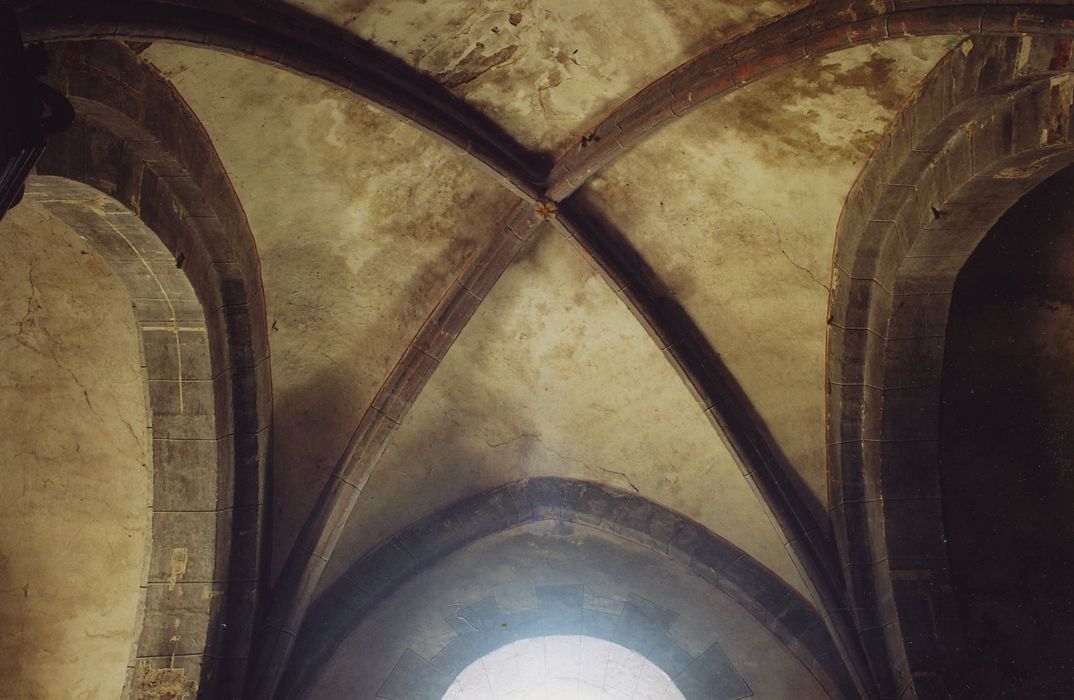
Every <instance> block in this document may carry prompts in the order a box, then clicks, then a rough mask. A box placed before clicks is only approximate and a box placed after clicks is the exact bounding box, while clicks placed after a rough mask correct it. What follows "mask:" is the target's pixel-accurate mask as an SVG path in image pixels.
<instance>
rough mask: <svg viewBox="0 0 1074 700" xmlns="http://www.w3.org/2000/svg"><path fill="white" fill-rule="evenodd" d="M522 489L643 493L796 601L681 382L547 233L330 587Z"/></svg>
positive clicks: (436, 388)
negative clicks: (364, 564)
mask: <svg viewBox="0 0 1074 700" xmlns="http://www.w3.org/2000/svg"><path fill="white" fill-rule="evenodd" d="M525 476H564V477H573V478H578V479H587V480H590V481H602V482H605V483H608V484H611V485H613V486H616V487H618V488H622V489H626V490H638V491H640V492H641V493H642V494H644V495H645V496H646V497H647V498H650V499H652V500H655V501H657V502H659V503H661V504H662V505H665V506H667V507H669V508H672V509H674V510H678V511H680V512H682V513H684V514H685V515H687V516H689V517H691V518H694V519H695V520H697V521H699V522H701V523H703V524H704V525H706V526H707V527H709V528H710V529H711V530H713V531H714V532H716V533H717V534H719V535H721V536H722V537H724V538H726V539H729V540H731V541H732V542H734V543H735V544H736V545H737V546H738V547H740V548H742V549H744V550H745V551H746V552H748V553H750V554H751V555H752V556H754V557H755V558H756V559H758V560H759V561H761V562H762V563H764V564H765V565H767V566H768V567H769V568H771V569H772V570H773V571H775V572H776V573H777V574H779V575H780V576H782V577H783V578H784V579H785V580H787V581H788V583H790V584H791V585H792V586H796V587H798V588H799V589H801V588H802V582H801V579H800V578H799V576H798V574H797V572H796V570H795V569H794V568H793V565H792V563H791V561H790V559H789V557H788V555H787V553H786V551H785V550H784V548H783V546H782V545H781V543H780V540H779V539H778V537H777V535H776V532H775V529H774V528H773V527H772V525H771V524H770V522H769V520H768V518H767V516H766V515H765V514H764V512H763V511H762V510H761V506H760V504H759V502H758V500H757V498H756V496H755V495H754V494H753V492H752V491H751V490H750V488H749V486H748V485H747V483H746V481H745V479H744V478H743V477H742V476H741V474H740V472H739V470H738V467H737V466H736V465H735V464H734V463H733V462H732V459H731V457H730V455H729V454H728V452H727V449H726V448H725V447H724V445H723V443H722V442H721V440H720V438H719V437H718V436H717V434H716V432H715V430H714V429H713V428H712V426H711V425H710V424H709V422H708V421H707V419H706V418H705V417H704V416H703V415H702V412H701V409H700V407H699V405H698V404H697V403H696V401H695V400H694V399H693V397H692V396H691V395H690V393H689V392H688V390H687V389H686V387H685V386H684V385H683V383H682V381H681V380H680V379H679V377H678V375H676V374H675V372H674V370H673V369H672V368H671V366H670V365H669V363H668V362H667V360H666V359H665V358H664V356H663V355H662V354H661V352H660V350H659V349H658V348H657V347H656V346H655V344H654V343H653V342H652V340H651V339H650V338H649V336H648V335H646V333H645V332H644V331H643V330H642V328H641V326H640V325H639V324H638V323H637V321H636V320H635V319H634V317H633V316H632V315H631V314H630V312H629V311H628V310H627V308H626V307H625V306H624V305H623V304H622V302H621V301H620V300H619V299H618V298H617V297H616V296H615V295H614V294H613V293H612V291H611V290H610V288H609V287H608V286H607V284H606V283H605V282H604V281H603V280H602V279H601V278H600V277H599V276H597V275H596V273H594V272H593V270H592V268H591V267H590V266H589V265H588V264H587V263H586V262H585V260H584V259H583V258H582V257H581V256H580V255H579V254H578V253H577V252H576V251H575V249H574V248H572V247H571V245H570V244H569V243H568V242H567V241H566V240H564V239H563V238H562V237H561V236H560V235H559V234H558V233H556V232H555V231H554V230H551V229H547V228H546V229H542V230H541V231H540V232H538V234H537V238H536V239H535V240H534V241H533V242H532V243H531V247H530V248H529V249H527V250H526V251H523V254H522V256H521V257H520V259H519V260H518V261H516V262H515V264H514V266H512V267H511V268H509V269H508V270H507V272H506V273H505V274H504V276H503V277H502V278H501V279H500V281H499V283H498V285H497V286H496V287H495V288H494V289H493V291H492V293H491V294H490V295H489V296H488V297H487V298H486V300H485V302H484V304H483V305H482V306H481V307H480V308H479V309H478V311H477V313H476V314H475V315H474V317H473V319H471V321H470V324H469V325H468V326H467V328H466V330H464V331H463V333H462V335H461V336H460V338H459V340H458V341H456V344H455V346H454V347H453V348H452V349H451V351H450V352H449V353H448V355H447V357H446V358H445V359H444V361H443V362H442V363H441V365H440V368H439V370H438V371H437V373H436V374H435V375H434V376H433V378H432V379H431V380H430V382H429V384H428V386H426V388H425V391H424V393H423V394H422V395H421V396H420V397H419V399H418V401H417V402H416V403H415V405H414V407H413V409H412V410H411V413H410V416H409V418H408V419H407V420H405V421H404V422H403V425H402V426H401V427H400V429H399V430H398V432H397V433H396V435H395V437H394V438H393V442H392V444H391V445H390V446H389V447H388V450H387V452H386V453H385V455H384V457H383V459H382V460H381V463H380V465H379V466H378V468H377V470H376V472H375V473H374V474H373V476H372V478H371V479H370V481H369V484H368V485H367V487H366V490H365V491H364V492H363V493H362V495H361V497H360V499H359V502H358V506H357V508H356V509H355V512H354V514H353V515H352V516H351V520H350V522H349V523H348V524H347V528H346V530H345V532H344V534H343V537H342V539H341V541H340V544H339V548H338V549H337V553H336V556H335V558H334V559H333V560H332V562H330V563H329V572H328V575H326V577H325V578H326V583H327V582H328V581H329V580H331V579H334V578H335V576H336V575H338V574H339V573H340V572H341V571H342V569H343V568H344V567H345V565H346V564H347V563H349V562H350V561H352V560H353V559H354V558H355V557H357V556H360V555H361V554H362V553H364V552H365V551H366V550H368V549H369V548H370V547H371V546H373V545H374V544H376V543H377V542H378V541H379V540H381V539H382V538H384V537H387V536H389V535H391V534H392V533H394V532H395V531H397V530H399V529H401V528H402V527H404V526H405V525H407V524H409V523H411V522H413V521H415V520H417V519H419V518H422V517H424V516H426V515H429V514H431V513H433V512H435V511H437V510H439V509H440V508H442V507H444V506H446V505H448V504H449V503H452V502H454V501H456V500H458V499H460V498H462V497H464V496H467V495H470V494H473V493H477V492H479V491H482V490H485V489H488V488H491V487H493V486H497V485H499V484H503V483H506V482H509V481H513V480H515V479H518V478H521V477H525Z"/></svg>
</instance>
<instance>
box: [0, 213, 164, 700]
mask: <svg viewBox="0 0 1074 700" xmlns="http://www.w3.org/2000/svg"><path fill="white" fill-rule="evenodd" d="M0 319H2V323H0V357H3V363H2V364H0V416H2V420H3V429H2V430H0V458H2V460H3V468H2V469H0V493H3V494H4V508H3V509H0V630H2V632H0V677H3V679H4V681H3V683H4V686H5V688H6V689H7V690H15V692H16V696H11V695H7V692H6V691H0V695H4V697H19V698H67V697H77V698H86V700H107V699H111V698H116V697H119V696H120V693H121V690H122V688H123V684H124V681H125V671H126V667H127V664H128V663H129V662H130V658H131V650H132V645H133V643H134V637H135V631H136V622H137V613H138V608H139V603H140V599H141V585H142V583H143V581H144V577H145V566H146V559H147V558H146V547H147V534H146V533H147V530H148V524H149V510H148V505H149V497H150V493H149V488H150V474H149V469H148V467H147V464H148V463H149V459H148V455H147V446H148V444H149V440H148V435H147V432H146V427H147V417H146V416H147V414H146V385H145V373H144V371H143V369H142V366H141V364H142V361H141V351H140V338H139V333H138V329H137V326H136V325H135V320H134V312H133V310H132V309H131V301H130V297H129V296H128V294H127V291H126V290H125V289H124V288H123V286H122V285H121V284H120V282H119V280H117V279H116V278H115V277H113V276H112V274H111V273H110V272H109V271H108V269H107V268H106V267H105V265H104V263H103V262H101V260H100V258H99V257H98V256H97V255H96V254H95V253H94V252H93V250H92V248H91V247H90V246H89V244H88V243H86V241H84V240H82V239H81V238H80V237H79V235H78V234H77V233H76V232H75V231H74V230H72V229H71V228H69V227H68V226H67V225H66V224H64V223H63V222H62V221H60V220H59V219H57V218H56V217H54V216H52V215H51V214H49V213H48V212H47V211H46V210H45V209H44V208H43V207H42V206H41V205H37V204H33V203H30V202H23V203H22V204H21V205H20V206H19V207H18V208H16V209H15V210H14V211H12V212H10V213H8V214H7V216H5V218H4V221H3V223H2V224H0ZM104 581H107V585H102V582H104Z"/></svg>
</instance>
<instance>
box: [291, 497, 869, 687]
mask: <svg viewBox="0 0 1074 700" xmlns="http://www.w3.org/2000/svg"><path fill="white" fill-rule="evenodd" d="M542 521H552V522H559V523H566V524H576V525H581V526H586V527H590V528H595V529H597V530H601V531H603V532H605V533H610V534H613V535H615V536H616V537H619V538H623V539H625V540H629V541H631V542H633V543H636V544H638V545H641V546H643V547H645V548H647V549H648V550H650V551H651V552H654V553H656V554H659V555H660V556H661V557H664V558H666V562H667V564H668V565H672V566H685V567H688V569H689V571H690V572H691V573H693V574H694V575H696V576H698V577H700V578H701V579H703V580H704V581H706V582H707V584H709V585H711V586H714V587H715V588H717V589H718V590H720V591H721V592H723V593H725V594H726V595H728V596H729V597H730V598H731V599H733V600H734V601H735V602H736V603H737V604H738V605H739V606H741V607H742V608H744V609H745V610H746V611H748V612H749V613H750V614H751V615H753V617H755V618H756V619H757V620H758V621H760V622H761V623H762V624H763V625H764V626H765V627H766V628H767V629H768V630H769V631H770V632H771V633H772V634H773V635H774V636H775V638H776V639H778V640H779V641H780V642H781V643H782V644H783V645H784V646H785V647H786V648H787V649H788V650H789V651H790V652H791V653H792V654H793V655H794V656H795V657H796V658H797V659H798V660H799V662H801V664H802V665H803V666H804V667H805V668H806V669H809V671H810V673H812V674H813V676H814V677H815V678H816V679H817V681H818V682H819V683H820V685H821V686H822V687H823V688H824V689H825V690H826V691H827V692H828V693H829V694H830V695H831V696H832V697H834V698H842V697H845V698H852V697H857V695H856V692H855V690H854V684H853V682H852V680H851V678H850V676H849V674H848V673H847V670H846V668H845V666H844V665H843V662H842V658H841V656H840V654H839V651H838V650H837V648H836V646H835V644H834V642H833V641H832V638H831V636H830V634H829V633H828V629H827V627H826V626H825V624H824V620H823V619H822V617H821V615H820V614H818V612H817V611H816V609H815V608H814V607H813V605H812V604H811V603H810V602H808V601H807V600H806V599H805V598H803V597H802V596H801V595H800V594H798V593H797V592H795V591H794V590H793V589H791V588H790V587H789V586H787V585H786V584H785V583H783V581H782V580H781V579H779V578H778V577H777V576H776V575H775V574H773V573H772V572H770V571H768V569H766V568H765V567H763V566H762V565H760V564H758V563H757V562H756V561H754V560H753V559H752V558H751V557H749V556H748V555H746V554H744V553H743V552H742V551H741V550H739V549H738V548H737V547H735V546H734V545H732V544H731V543H729V542H727V541H725V540H723V539H722V538H720V537H719V536H717V535H715V534H713V533H712V532H710V531H708V530H706V529H705V528H704V527H702V526H700V525H698V524H697V523H695V522H694V521H692V520H690V519H688V518H686V517H684V516H682V515H680V514H678V513H675V512H674V511H671V510H668V509H666V508H664V507H662V506H660V505H658V504H656V503H654V502H652V501H649V500H647V499H645V498H643V497H641V496H639V495H637V494H633V493H628V492H625V491H620V490H618V489H614V488H611V487H609V486H605V485H603V484H597V483H591V482H585V481H578V480H573V479H563V478H553V477H544V478H534V479H527V480H522V481H517V482H512V483H510V484H506V485H504V486H501V487H499V488H496V489H494V490H492V491H487V492H485V493H481V494H477V495H475V496H472V497H470V498H467V499H464V500H462V501H460V502H458V503H455V504H454V505H452V506H449V507H448V508H446V509H444V510H443V511H441V512H438V513H435V514H433V515H431V516H429V517H428V518H425V519H423V520H421V521H418V522H417V523H414V524H413V525H411V526H410V527H408V528H406V529H405V530H403V531H401V532H399V533H397V534H396V535H395V536H393V537H392V538H390V539H389V540H387V541H385V542H383V543H382V544H381V545H380V546H379V547H377V548H376V549H374V550H373V551H371V552H369V553H368V554H366V555H365V556H364V557H362V558H361V559H360V560H358V561H357V562H355V563H354V564H353V565H352V566H351V567H350V568H349V569H348V570H347V571H346V573H345V574H344V575H343V576H342V577H340V579H339V580H338V581H337V582H336V583H334V584H333V585H332V586H331V587H330V588H328V589H327V590H326V591H325V592H324V593H323V594H321V596H320V597H319V598H318V599H317V600H316V601H315V602H314V604H313V605H312V606H311V608H310V613H309V615H308V617H307V619H306V623H305V624H304V625H303V627H302V630H301V632H300V634H299V636H298V639H297V641H296V643H295V647H294V650H293V652H292V656H291V662H290V665H289V666H288V667H287V670H286V672H285V673H284V674H283V678H284V682H283V684H282V685H281V688H280V692H279V694H278V697H280V698H288V699H295V698H300V697H302V693H303V692H305V691H306V690H307V688H308V687H309V684H310V683H311V682H312V681H313V680H314V679H315V678H316V676H317V674H318V672H319V671H320V669H321V667H322V666H323V664H324V663H325V662H326V661H327V660H328V658H329V657H330V656H331V654H332V653H333V652H334V651H335V650H336V649H337V648H338V647H339V645H340V644H341V643H342V642H343V640H344V639H346V638H347V637H348V635H349V634H350V633H351V632H352V631H353V630H354V628H355V627H356V626H357V625H359V624H360V623H361V622H362V620H363V619H364V618H365V616H367V615H368V614H370V613H371V612H372V611H373V610H375V609H376V608H377V606H378V605H379V604H380V603H382V602H383V601H384V600H385V599H386V598H387V597H388V596H389V595H391V594H392V593H393V591H395V590H396V589H398V588H399V587H400V586H402V585H404V584H405V583H406V582H407V581H409V580H411V579H412V578H413V577H415V576H417V575H418V574H420V573H421V572H423V571H425V570H427V569H428V568H429V567H431V566H433V565H435V564H436V563H437V562H438V561H440V560H442V559H443V558H444V557H446V556H448V555H451V554H452V553H453V552H456V551H458V550H460V549H461V548H463V547H465V546H466V545H469V544H471V543H473V542H476V541H478V540H482V539H484V538H488V537H491V536H493V535H497V534H499V533H503V532H506V531H509V530H512V529H515V528H519V527H522V526H525V525H527V524H532V523H537V522H542ZM557 629H559V628H557ZM560 631H561V632H562V631H563V630H562V629H560ZM501 636H502V639H501ZM501 636H497V635H492V637H495V639H493V638H492V637H489V638H488V639H487V640H485V642H483V643H482V644H481V645H477V646H476V647H475V646H474V645H472V644H470V642H466V643H465V644H463V643H460V644H459V645H458V647H459V648H460V649H461V648H462V647H465V648H466V649H467V651H466V653H465V654H463V655H462V656H461V657H459V658H455V657H454V656H452V661H451V664H453V665H452V666H451V669H454V670H461V669H462V668H464V667H465V666H466V664H467V663H469V662H470V661H473V660H474V659H476V658H478V657H479V656H480V653H478V647H480V648H484V649H485V650H486V651H488V650H489V649H490V648H493V647H489V646H488V645H492V644H496V643H498V641H497V640H499V641H502V642H503V643H506V641H508V640H509V637H510V635H506V636H503V635H501ZM598 636H599V635H598ZM471 641H472V640H471ZM612 641H617V640H616V639H615V638H612ZM486 642H487V643H486ZM486 647H487V648H486ZM460 653H461V652H460ZM471 656H472V658H471ZM463 657H465V658H463ZM445 658H447V657H445ZM462 661H465V662H466V663H462ZM457 663H462V665H458V666H457V669H456V666H455V665H456V664H457ZM445 668H446V667H445ZM665 670H669V673H670V674H671V675H674V673H678V672H681V671H682V667H676V668H671V669H665ZM441 671H443V669H441ZM672 671H673V672H674V673H672ZM445 688H446V686H445Z"/></svg>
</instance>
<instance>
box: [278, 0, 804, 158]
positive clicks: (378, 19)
mask: <svg viewBox="0 0 1074 700" xmlns="http://www.w3.org/2000/svg"><path fill="white" fill-rule="evenodd" d="M293 1H294V4H296V5H299V6H301V7H303V8H305V9H307V10H309V11H310V12H313V13H315V14H318V15H320V16H322V17H324V18H325V19H328V20H330V21H332V22H335V23H336V24H339V25H340V26H343V27H345V28H347V29H349V30H350V31H352V32H354V33H355V34H357V35H358V36H360V37H362V38H363V39H367V40H369V41H371V42H372V43H374V44H376V45H377V46H379V47H380V48H382V49H384V50H386V51H388V52H389V53H392V54H394V55H395V56H397V57H399V58H401V59H403V60H404V61H406V62H408V63H409V64H410V65H412V66H414V67H415V68H417V69H418V70H420V71H421V72H423V73H426V74H428V75H430V76H432V77H434V78H436V79H437V81H438V82H440V83H441V84H443V85H444V86H445V87H447V88H449V89H451V90H453V91H454V92H455V93H456V94H458V95H460V96H462V97H463V98H465V99H466V100H467V101H469V102H470V103H472V104H473V105H475V106H476V107H477V108H479V109H481V110H482V111H483V112H485V113H486V114H488V115H489V116H490V117H492V118H493V119H494V120H495V121H496V122H497V123H499V124H500V125H502V126H503V127H504V128H505V129H507V131H508V132H510V133H511V134H512V135H513V136H514V137H515V138H516V139H518V140H519V141H520V142H521V143H522V144H524V145H526V146H529V147H531V148H535V149H542V150H557V149H559V148H561V147H563V146H565V145H567V143H568V142H569V141H570V140H571V137H572V136H574V137H577V136H578V135H580V134H581V132H582V131H583V130H584V129H585V128H586V127H587V125H589V124H590V123H592V122H594V121H596V120H598V119H599V117H600V116H602V115H603V113H605V112H606V111H608V110H609V109H611V108H612V107H614V106H615V105H617V104H619V103H620V102H622V101H623V100H625V99H627V98H628V97H630V96H631V95H633V94H634V93H635V92H637V91H638V90H640V89H641V88H643V87H644V86H645V85H646V84H648V83H649V82H651V81H652V80H654V79H656V78H658V77H660V76H661V75H663V74H664V73H666V72H668V71H669V70H671V69H672V68H674V67H675V66H677V65H679V64H680V63H683V62H684V61H686V60H687V59H689V58H691V57H693V56H694V55H696V54H698V53H700V52H701V50H702V49H704V48H705V47H707V46H711V45H713V44H716V43H718V42H719V41H720V40H721V39H723V38H725V37H727V36H730V35H732V34H736V33H738V32H740V31H743V30H746V29H748V28H749V27H751V26H753V25H755V24H757V23H758V22H760V21H762V20H764V19H767V18H769V17H773V16H775V15H778V14H782V13H784V12H786V11H788V10H790V9H793V8H794V7H796V6H799V5H802V4H804V3H802V2H801V1H800V0H764V1H763V2H751V1H749V0H731V1H730V2H728V1H727V0H717V1H716V2H705V1H704V0H631V2H630V3H628V4H621V3H614V2H607V1H606V0H494V1H492V2H487V1H475V0H438V1H437V2H425V1H424V0H293Z"/></svg>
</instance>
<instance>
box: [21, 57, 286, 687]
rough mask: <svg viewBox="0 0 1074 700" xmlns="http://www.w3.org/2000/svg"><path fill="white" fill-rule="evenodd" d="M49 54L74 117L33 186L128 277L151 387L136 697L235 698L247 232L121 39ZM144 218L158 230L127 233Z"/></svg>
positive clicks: (248, 558)
mask: <svg viewBox="0 0 1074 700" xmlns="http://www.w3.org/2000/svg"><path fill="white" fill-rule="evenodd" d="M52 59H53V67H52V68H51V70H50V73H49V76H48V79H49V81H50V82H52V84H53V85H55V86H56V87H57V88H59V89H61V90H62V91H63V92H64V93H65V94H66V95H67V96H68V97H69V99H70V100H71V102H72V104H73V105H74V107H75V111H76V120H75V123H74V124H73V125H72V126H71V127H70V128H69V129H68V130H67V131H66V132H64V133H63V134H60V135H58V136H56V137H54V138H53V139H52V140H51V141H50V143H49V148H48V150H47V151H46V153H45V155H44V156H43V158H42V159H41V161H40V162H39V164H38V173H39V174H40V175H41V177H37V178H34V179H33V180H32V182H31V184H30V186H29V187H28V195H27V196H29V197H33V198H34V199H36V200H37V201H39V202H41V203H42V204H44V205H45V206H47V207H49V208H50V209H51V210H52V211H53V212H55V213H56V214H57V215H58V216H60V217H61V218H62V219H64V220H65V221H66V222H67V223H68V224H69V225H71V226H72V227H74V228H76V230H80V232H83V235H85V236H86V238H87V240H89V241H91V242H92V243H94V244H95V245H97V247H98V250H99V251H100V252H101V256H102V258H103V259H105V260H106V261H107V262H108V264H109V265H110V266H111V267H112V269H113V270H114V271H115V272H116V274H117V276H118V277H119V278H120V279H121V280H122V281H123V282H124V284H125V285H126V286H127V288H128V290H129V291H130V293H131V298H132V302H133V303H134V305H135V309H136V316H137V318H138V321H139V324H140V328H141V331H142V337H143V343H144V346H145V352H146V361H147V371H148V376H149V384H150V392H149V396H150V403H151V409H152V413H153V438H154V442H153V455H154V457H153V459H154V467H155V472H154V473H155V477H154V478H155V481H154V515H153V527H152V540H153V553H152V556H151V564H150V571H149V582H148V594H147V602H146V611H145V622H144V625H143V628H142V631H141V638H140V640H139V642H138V649H137V657H138V659H137V665H136V668H135V673H134V674H133V682H132V685H131V687H130V688H129V692H130V697H145V698H154V697H157V696H158V695H159V696H161V697H168V696H167V694H166V693H167V692H171V691H172V690H173V689H174V688H183V689H185V690H186V691H187V692H191V691H192V689H194V688H196V689H198V691H197V692H198V694H199V696H200V697H236V696H238V695H239V693H240V692H241V685H242V679H243V677H244V674H245V667H246V657H247V655H248V649H249V644H250V637H251V631H252V628H253V625H254V623H255V619H256V617H257V615H258V614H259V610H260V605H261V602H262V599H263V597H264V594H265V590H266V586H267V575H266V571H265V567H266V564H267V554H266V553H267V551H268V550H267V549H266V545H267V542H266V537H267V532H268V531H267V529H266V528H265V527H264V518H265V513H266V512H267V509H266V499H267V493H266V486H267V484H268V483H269V482H268V479H267V469H268V445H269V440H268V438H269V425H270V420H271V384H270V375H269V362H268V345H267V333H266V329H265V313H264V298H263V294H262V291H261V283H260V272H259V266H258V258H257V253H256V250H255V248H254V244H253V237H252V235H251V233H250V231H249V228H248V226H247V224H246V220H245V215H244V214H243V212H242V209H241V206H240V205H239V203H238V200H237V199H236V197H235V194H234V191H233V190H232V189H231V185H230V182H229V181H228V179H227V175H226V174H225V172H224V169H223V167H222V166H221V164H220V162H219V160H218V159H217V157H216V155H215V152H214V151H213V149H212V145H211V143H210V142H209V140H208V137H207V136H206V135H205V133H204V131H203V130H202V129H201V126H200V124H198V122H197V120H196V119H195V118H194V116H193V115H192V114H191V113H190V111H189V109H187V108H186V107H185V105H184V104H183V103H182V101H181V100H180V99H179V97H178V95H176V94H175V93H174V92H173V91H172V89H171V87H170V85H169V84H168V83H167V81H165V80H164V79H163V78H161V77H160V76H159V75H157V74H156V73H155V72H153V71H152V70H151V69H150V68H148V67H147V66H145V65H143V64H141V63H140V62H139V61H138V60H137V57H136V56H135V55H134V53H133V52H131V51H130V50H129V49H128V48H126V47H125V46H123V45H122V44H118V43H112V42H90V43H84V44H81V43H80V44H68V45H64V46H62V47H59V48H58V49H57V50H55V51H54V52H53V55H52ZM103 195H108V197H103ZM111 198H114V199H111ZM132 212H133V213H132ZM143 223H144V226H145V227H148V229H149V230H150V231H152V233H153V234H155V236H149V235H145V231H144V228H143V229H142V235H127V232H128V231H134V230H136V229H138V226H140V225H141V224H143ZM136 224H137V225H136ZM177 621H178V631H177V625H176V622H177ZM188 630H189V631H188Z"/></svg>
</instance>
